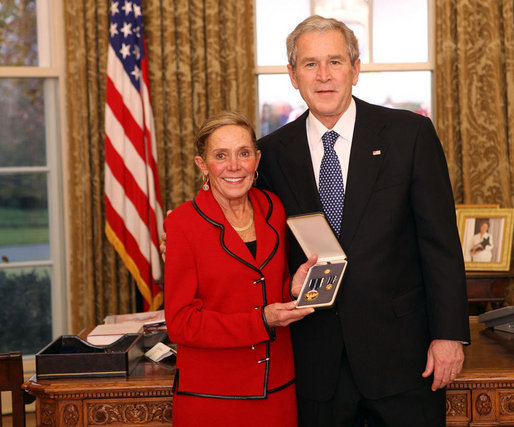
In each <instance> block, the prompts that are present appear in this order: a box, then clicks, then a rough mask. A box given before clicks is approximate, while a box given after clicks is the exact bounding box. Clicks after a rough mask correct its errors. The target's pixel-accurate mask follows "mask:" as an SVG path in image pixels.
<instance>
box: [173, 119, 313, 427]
mask: <svg viewBox="0 0 514 427" xmlns="http://www.w3.org/2000/svg"><path fill="white" fill-rule="evenodd" d="M196 143H197V149H198V154H199V155H198V156H197V157H195V163H196V164H197V166H198V167H199V168H200V169H201V171H202V173H203V174H204V176H205V182H204V184H203V186H202V189H201V190H200V191H199V193H198V194H197V196H196V197H195V198H194V199H193V200H192V201H189V202H186V203H184V204H182V205H181V206H179V207H178V208H177V209H175V210H174V211H173V212H172V213H171V214H170V215H168V217H167V218H166V221H165V230H166V234H167V236H168V239H167V241H168V242H173V244H172V245H168V247H167V250H166V265H165V313H166V324H167V327H168V332H169V335H170V339H171V340H172V341H173V342H175V343H177V344H178V356H177V372H176V376H175V384H174V389H175V394H174V401H173V425H174V427H180V426H184V425H187V426H203V425H209V426H214V425H219V426H231V427H232V426H238V425H241V426H274V425H276V426H295V425H296V423H297V420H296V397H295V388H294V362H293V354H292V347H291V339H290V335H289V328H288V327H287V325H288V324H290V323H291V322H293V321H296V320H300V319H302V318H303V317H304V316H305V315H307V314H309V313H311V312H312V311H313V309H312V308H307V309H297V308H296V307H295V302H294V301H291V297H290V293H289V292H290V289H289V285H290V276H289V271H288V267H287V256H286V243H285V242H286V222H285V213H284V209H283V207H282V204H281V203H280V200H279V199H278V198H277V196H276V195H274V194H272V193H269V192H265V191H262V190H258V189H256V188H254V187H252V184H253V182H254V179H255V174H256V170H257V166H258V163H259V159H260V152H259V151H258V150H257V145H256V138H255V133H254V131H253V129H252V127H251V125H250V124H249V122H248V121H247V119H246V118H245V117H244V116H241V115H239V114H237V113H230V112H223V113H220V114H218V115H216V116H214V117H212V118H210V119H208V120H207V121H206V122H205V123H204V124H203V125H202V127H201V128H200V130H199V134H198V137H197V141H196ZM314 262H315V258H313V259H311V260H309V261H308V262H307V263H306V264H304V265H302V266H301V267H300V268H299V270H298V272H297V273H296V274H295V276H294V278H293V280H292V283H291V287H292V289H294V290H295V291H296V289H297V288H299V287H300V286H301V284H302V282H303V280H304V279H305V276H306V273H307V271H308V269H309V267H310V266H311V265H313V264H314ZM293 293H296V292H293Z"/></svg>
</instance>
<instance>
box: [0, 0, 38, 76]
mask: <svg viewBox="0 0 514 427" xmlns="http://www.w3.org/2000/svg"><path fill="white" fill-rule="evenodd" d="M37 50H38V48H37V19H36V0H2V1H1V2H0V65H27V66H30V65H32V66H37V65H38V52H37Z"/></svg>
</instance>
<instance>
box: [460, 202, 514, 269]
mask: <svg viewBox="0 0 514 427" xmlns="http://www.w3.org/2000/svg"><path fill="white" fill-rule="evenodd" d="M513 219H514V209H501V208H483V207H469V208H460V209H458V210H457V226H458V228H459V236H460V242H461V245H462V253H463V255H464V262H465V264H466V271H507V270H509V268H510V257H511V246H512V229H513V228H512V226H513Z"/></svg>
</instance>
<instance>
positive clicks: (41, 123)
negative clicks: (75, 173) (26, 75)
mask: <svg viewBox="0 0 514 427" xmlns="http://www.w3.org/2000/svg"><path fill="white" fill-rule="evenodd" d="M43 84H44V79H11V78H4V79H0V129H2V140H1V144H0V167H7V166H44V165H46V152H45V112H44V111H45V110H44V106H45V105H44V104H45V103H44V91H43Z"/></svg>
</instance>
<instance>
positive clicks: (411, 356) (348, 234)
mask: <svg viewBox="0 0 514 427" xmlns="http://www.w3.org/2000/svg"><path fill="white" fill-rule="evenodd" d="M354 99H355V103H356V108H357V113H356V120H355V128H354V134H353V140H352V148H351V153H350V162H349V169H348V178H347V185H346V197H345V204H344V212H343V219H342V223H341V236H340V238H339V241H340V243H341V246H342V247H343V249H344V251H345V253H346V255H347V256H348V267H347V269H346V272H345V276H344V278H343V282H342V284H341V288H340V290H339V294H338V298H337V303H336V305H335V307H334V308H332V309H330V310H317V311H316V312H315V313H314V314H311V315H309V316H307V317H305V318H304V319H302V320H300V321H299V322H295V323H294V324H292V325H291V332H292V335H293V346H294V356H295V366H296V390H297V393H298V394H300V395H302V396H304V397H307V398H310V399H314V400H320V401H323V400H327V399H330V398H331V397H332V396H333V394H334V391H335V387H336V384H337V373H338V372H339V366H340V364H341V354H342V352H343V349H345V351H346V353H347V355H348V360H349V362H350V366H351V369H352V372H353V376H354V378H355V382H356V384H357V387H358V388H359V390H360V391H361V392H362V394H363V395H364V396H365V397H367V398H371V399H374V398H382V397H385V396H389V395H394V394H397V393H401V392H404V391H407V390H412V389H414V388H416V387H419V386H420V385H421V383H422V382H423V381H429V382H431V381H432V379H423V378H422V377H421V373H422V372H423V371H424V369H425V363H426V355H427V349H428V346H429V343H430V341H431V340H433V339H436V338H440V339H451V340H460V341H469V325H468V312H467V298H466V281H465V271H464V262H463V257H462V249H461V245H460V241H459V236H458V232H457V226H456V221H455V205H454V200H453V194H452V188H451V185H450V180H449V177H448V169H447V166H446V161H445V158H444V153H443V150H442V147H441V143H440V141H439V139H438V137H437V135H436V132H435V129H434V127H433V125H432V122H431V121H430V120H429V119H428V118H426V117H423V116H421V115H419V114H414V113H411V112H408V111H400V110H393V109H390V108H384V107H380V106H376V105H372V104H368V103H366V102H364V101H361V100H359V99H357V98H354ZM306 118H307V113H305V114H304V115H302V116H301V117H300V118H298V119H297V120H295V121H294V122H292V123H290V124H288V125H285V126H283V127H282V128H280V129H279V130H277V131H276V132H274V133H272V134H271V135H268V136H266V137H264V138H262V139H261V140H260V142H259V148H260V149H261V152H262V157H261V161H260V164H259V172H260V178H261V179H260V185H262V186H263V187H264V188H267V189H270V190H271V191H273V192H274V193H276V194H277V195H278V196H279V197H280V200H281V201H282V203H283V205H284V208H285V210H286V213H287V215H298V214H302V213H309V212H315V211H322V206H321V202H320V198H319V193H318V189H317V187H316V181H315V178H314V172H313V169H312V161H311V156H310V151H309V146H308V143H307V135H306V129H305V120H306ZM290 247H291V256H290V269H291V271H294V269H296V268H297V267H298V265H300V264H301V263H302V262H304V260H305V257H304V255H303V252H302V250H301V248H300V247H299V246H298V244H297V243H296V241H295V240H294V238H292V240H291V245H290ZM313 355H315V356H316V358H315V359H316V360H318V361H323V362H322V363H313Z"/></svg>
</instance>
